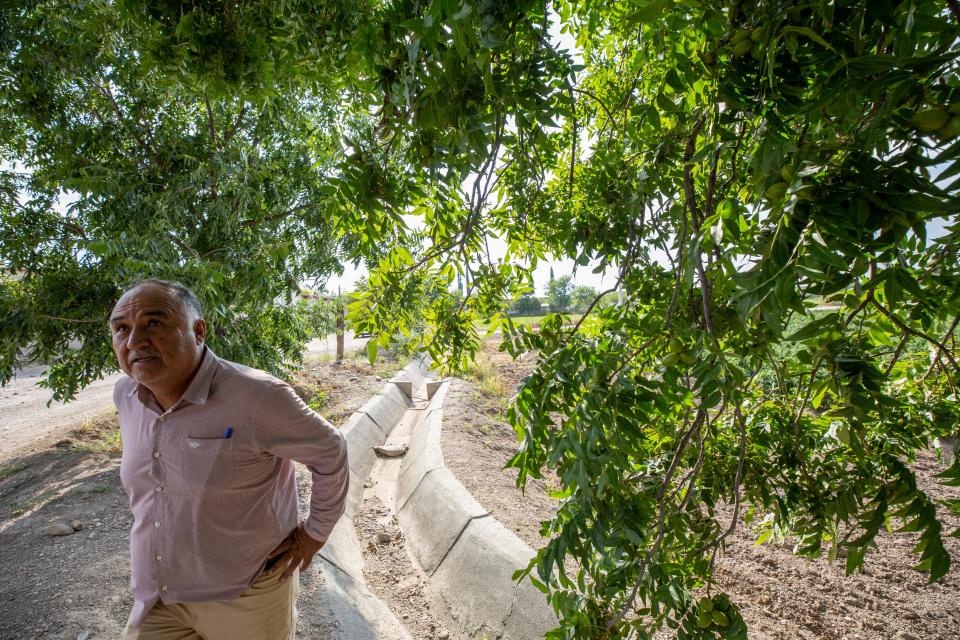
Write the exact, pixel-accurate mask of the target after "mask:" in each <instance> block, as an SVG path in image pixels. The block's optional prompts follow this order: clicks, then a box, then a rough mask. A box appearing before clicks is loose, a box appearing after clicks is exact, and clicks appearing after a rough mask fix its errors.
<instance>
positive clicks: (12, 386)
mask: <svg viewBox="0 0 960 640" xmlns="http://www.w3.org/2000/svg"><path fill="white" fill-rule="evenodd" d="M44 371H45V368H44V367H27V368H25V369H23V370H21V371H20V373H19V375H18V376H17V377H16V379H14V380H12V381H11V382H10V383H8V384H7V386H5V387H0V463H3V462H6V461H7V460H10V459H12V458H14V457H20V456H23V455H24V454H30V453H38V452H40V451H42V450H44V449H45V448H47V447H48V446H50V445H51V444H53V441H55V440H57V439H58V438H59V437H62V436H63V435H65V434H66V432H67V431H68V430H69V427H70V426H71V425H73V424H75V423H76V422H77V421H82V420H86V419H88V418H92V417H93V416H96V415H98V414H101V413H103V412H104V410H105V409H108V408H109V407H110V406H112V404H113V385H114V383H115V382H116V381H117V378H119V377H120V374H113V375H111V376H108V377H107V378H104V379H103V380H97V381H96V382H94V383H93V384H91V385H90V386H88V387H87V388H85V389H83V390H82V391H81V392H80V393H78V394H77V398H76V400H74V401H73V402H68V403H63V402H51V403H50V406H49V407H48V406H47V402H48V401H50V398H51V397H52V395H53V394H52V392H51V391H50V390H49V389H45V388H43V387H39V386H37V382H39V381H40V379H41V376H42V375H43V372H44Z"/></svg>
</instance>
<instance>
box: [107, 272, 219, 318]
mask: <svg viewBox="0 0 960 640" xmlns="http://www.w3.org/2000/svg"><path fill="white" fill-rule="evenodd" d="M144 285H154V286H158V287H164V288H165V289H167V290H169V291H171V292H173V294H174V295H175V296H176V297H177V298H178V299H179V300H180V302H181V303H183V306H184V308H186V310H187V311H189V312H190V313H192V314H193V316H194V317H193V318H192V320H199V319H201V318H203V310H202V309H201V308H200V300H199V298H197V294H195V293H194V292H193V291H192V290H191V289H190V287H188V286H187V285H185V284H183V283H182V282H177V281H176V280H161V279H160V278H144V279H143V280H137V281H136V282H134V283H133V284H131V285H130V286H129V287H127V288H126V289H124V290H123V293H124V294H126V293H127V292H128V291H133V290H134V289H136V288H137V287H142V286H144Z"/></svg>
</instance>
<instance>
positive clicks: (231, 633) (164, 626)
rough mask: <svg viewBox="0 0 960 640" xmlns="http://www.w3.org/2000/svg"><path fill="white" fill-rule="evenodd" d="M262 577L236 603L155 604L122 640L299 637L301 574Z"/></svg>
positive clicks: (280, 639) (271, 639)
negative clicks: (298, 611)
mask: <svg viewBox="0 0 960 640" xmlns="http://www.w3.org/2000/svg"><path fill="white" fill-rule="evenodd" d="M281 573H282V572H281V571H278V572H277V573H276V574H275V575H272V576H267V575H261V576H260V577H259V578H257V579H256V580H255V581H254V583H253V584H252V585H250V588H248V589H247V590H246V591H244V592H243V593H242V594H240V596H239V597H238V598H236V599H234V600H218V601H213V602H184V603H179V604H163V603H162V602H157V604H155V605H154V606H153V608H152V609H150V613H148V614H147V617H146V619H145V620H144V621H143V624H141V625H140V626H139V627H131V626H130V624H129V623H127V628H126V629H125V630H124V632H123V640H293V637H294V634H295V633H296V631H297V606H296V605H297V595H298V594H299V593H300V580H299V575H298V573H299V572H297V571H294V572H293V575H292V576H290V578H288V579H287V580H286V581H284V582H281V581H280V574H281Z"/></svg>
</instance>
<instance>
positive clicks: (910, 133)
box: [0, 0, 960, 638]
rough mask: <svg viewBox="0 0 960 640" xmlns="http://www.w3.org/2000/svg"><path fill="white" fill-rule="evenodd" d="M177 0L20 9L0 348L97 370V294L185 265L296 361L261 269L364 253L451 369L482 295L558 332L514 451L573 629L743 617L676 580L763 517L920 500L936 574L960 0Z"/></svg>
mask: <svg viewBox="0 0 960 640" xmlns="http://www.w3.org/2000/svg"><path fill="white" fill-rule="evenodd" d="M185 7H186V5H184V7H179V6H176V9H175V10H174V9H170V10H168V9H167V8H166V5H163V3H154V2H135V1H134V0H125V1H124V2H117V3H114V4H110V3H102V2H97V3H94V2H90V3H66V2H49V3H44V4H42V5H40V4H26V5H24V6H19V7H16V8H13V9H9V8H8V9H4V10H3V13H2V14H0V16H2V19H0V29H2V54H3V58H2V73H0V83H2V92H3V100H2V101H0V145H3V146H2V149H3V153H4V155H5V157H6V158H8V159H10V160H11V161H12V162H16V163H17V165H16V167H15V168H14V169H13V170H5V173H4V176H3V179H2V184H3V189H2V190H0V191H2V193H3V195H2V196H0V216H2V218H0V225H2V226H0V234H2V235H0V237H2V243H3V245H2V258H3V268H4V269H5V270H6V272H7V273H8V274H10V275H9V276H8V278H7V280H5V281H4V283H3V286H2V289H0V313H2V314H3V325H2V335H0V344H2V356H0V363H2V364H3V367H4V373H5V375H6V376H9V373H10V371H11V367H12V366H14V364H15V363H16V362H18V358H19V350H20V349H22V348H32V349H33V350H34V351H33V352H34V353H37V354H39V355H52V354H57V353H60V352H61V351H63V349H64V348H65V346H66V345H67V344H68V342H67V341H68V339H69V338H70V337H79V338H82V339H84V345H83V347H82V348H81V349H79V350H78V351H76V352H69V354H68V355H67V356H66V357H64V358H63V364H60V365H59V368H57V369H55V373H54V374H53V375H52V377H51V380H50V382H51V384H52V385H53V386H54V387H55V388H58V389H62V390H63V393H65V394H68V393H69V391H70V390H72V389H74V388H76V386H77V385H79V384H82V383H83V382H84V381H87V380H89V379H91V378H92V377H95V376H96V375H97V374H98V373H99V372H101V371H103V370H104V368H105V367H106V366H108V365H107V362H108V360H109V358H108V357H107V351H106V346H105V343H104V342H103V338H101V337H100V336H101V334H100V329H99V328H97V327H95V326H93V325H90V326H88V325H87V324H84V323H85V321H86V320H88V319H90V318H93V317H96V316H97V314H103V313H104V311H105V309H104V307H105V305H106V304H107V303H108V302H107V301H109V300H111V299H112V298H113V296H115V294H116V291H117V287H118V286H119V283H121V282H123V281H125V280H126V279H127V278H129V277H131V276H135V275H140V274H144V275H147V274H150V275H154V274H155V275H166V274H180V273H186V274H190V275H191V277H190V278H188V279H190V281H191V282H192V283H194V284H197V285H198V288H200V289H201V293H202V295H204V297H205V300H206V301H207V303H208V306H209V307H211V308H213V309H215V313H217V314H222V315H221V316H218V318H217V320H218V322H217V324H222V325H226V327H225V333H224V335H222V336H221V337H219V339H220V341H221V342H220V343H218V345H222V347H221V346H218V348H222V349H223V350H226V351H228V352H229V353H230V355H234V354H236V355H234V357H238V358H240V359H246V360H247V361H251V362H254V363H256V362H257V361H258V359H265V360H271V361H273V360H275V359H274V358H273V357H272V355H280V356H283V357H290V355H291V354H292V353H293V352H294V350H295V348H296V342H297V340H296V335H295V334H296V332H297V328H296V327H294V326H292V325H291V324H290V323H289V322H288V321H287V320H286V318H287V316H285V315H284V312H283V311H282V309H283V307H281V306H277V305H274V304H273V302H274V301H275V300H277V299H283V297H284V295H285V294H286V295H288V294H289V292H290V291H291V290H293V289H294V287H295V286H296V283H297V281H298V280H299V279H300V278H302V277H303V276H304V275H306V274H310V275H322V273H323V272H324V269H328V268H335V262H336V258H339V257H341V256H342V257H344V258H346V259H351V260H359V259H363V260H366V261H367V262H368V264H369V265H370V266H371V273H370V277H369V286H368V288H367V289H366V290H365V291H364V292H362V295H360V296H359V297H358V298H357V299H356V300H355V301H354V303H353V304H352V305H351V311H350V313H351V316H352V318H353V321H354V324H355V326H356V327H357V328H358V330H363V329H368V330H371V331H374V332H375V333H376V334H377V335H378V336H379V338H378V340H379V341H382V342H381V343H382V344H386V343H387V342H388V341H389V340H390V336H391V335H394V334H396V333H398V332H399V333H402V332H403V331H404V329H409V327H410V326H412V323H415V322H417V321H420V320H421V319H422V320H423V321H424V322H425V329H424V331H423V332H422V334H415V338H416V340H417V341H418V343H419V344H420V345H421V346H422V347H423V348H424V349H426V350H428V351H429V353H430V354H431V355H432V356H433V358H434V360H435V361H436V362H437V363H438V364H439V365H440V366H442V367H444V368H447V369H456V368H458V367H462V366H463V365H464V364H465V362H466V361H467V360H468V359H469V357H470V353H471V352H472V351H475V350H476V349H477V348H478V345H479V337H478V336H477V329H476V326H477V323H476V321H477V320H478V319H481V318H494V319H495V320H496V322H497V323H499V325H500V326H501V328H502V329H504V331H505V335H506V338H507V339H506V342H505V347H504V348H505V349H507V350H508V351H509V352H511V353H513V354H519V353H521V352H525V351H535V352H538V353H539V354H540V363H539V366H538V369H537V371H536V372H535V373H534V374H533V375H531V376H530V377H529V378H528V379H527V381H526V382H525V384H524V386H523V388H522V389H521V390H520V392H519V394H518V396H517V399H516V401H515V403H514V404H513V405H512V406H511V408H510V410H509V417H510V420H511V422H512V423H513V426H514V427H515V429H516V430H517V433H518V434H520V437H521V438H522V440H523V442H522V444H521V446H520V447H519V449H518V453H517V454H516V456H515V457H514V458H513V459H512V460H511V462H510V465H511V466H513V467H515V468H517V469H518V472H519V481H520V483H521V484H522V483H523V482H525V481H526V479H528V478H530V477H536V476H538V475H540V474H542V473H543V472H544V471H545V470H547V469H549V470H551V471H553V472H555V473H556V474H557V477H558V478H559V481H560V483H561V485H562V495H563V496H564V498H563V500H562V502H561V504H560V508H559V510H558V512H557V515H556V517H555V518H554V520H553V521H551V522H550V523H548V524H547V525H545V528H544V531H545V532H546V533H547V534H548V535H549V536H550V541H549V543H548V544H547V545H546V546H545V547H544V548H543V549H542V550H541V551H540V552H538V555H537V558H536V559H535V560H534V561H533V562H532V563H531V565H530V567H529V568H528V571H527V572H526V574H527V575H528V576H529V577H530V579H535V580H537V581H538V583H539V584H541V585H542V586H543V587H544V589H545V590H546V591H547V592H548V598H549V600H550V602H551V604H552V605H553V607H554V609H555V610H556V611H557V613H558V615H559V618H560V624H561V629H560V630H558V631H557V632H556V633H554V634H553V637H557V638H560V637H563V638H596V637H607V638H613V637H628V636H630V635H631V634H633V635H635V636H637V637H651V635H652V634H653V633H654V632H655V631H657V630H658V629H661V628H662V627H664V626H668V627H670V628H674V629H677V635H678V636H680V637H705V638H715V637H730V638H732V637H743V636H744V634H745V630H744V625H743V623H742V620H741V619H740V617H739V615H738V613H737V608H736V603H734V602H730V601H729V599H727V598H726V597H725V596H722V595H720V594H718V593H717V592H716V590H715V589H714V590H711V592H710V593H712V594H713V595H712V596H711V597H710V598H708V599H704V600H697V601H695V600H694V597H693V595H692V594H694V593H697V592H698V591H699V590H701V589H702V587H703V586H704V585H707V584H711V576H712V568H713V564H714V561H715V559H716V557H717V554H718V553H720V551H721V549H722V546H723V543H724V540H725V538H726V537H727V536H728V535H729V532H730V531H732V530H733V528H734V527H736V526H737V525H738V523H739V522H740V520H741V516H744V514H749V515H750V517H751V518H753V522H754V523H761V526H762V527H763V530H762V534H761V537H762V538H763V539H767V538H769V537H776V538H780V537H784V536H791V537H792V538H793V539H794V540H795V541H796V542H797V545H796V546H797V550H798V552H799V553H802V554H807V555H814V556H815V555H819V554H822V553H827V554H829V555H830V556H831V557H840V556H842V555H843V554H844V553H845V554H846V560H845V562H846V567H847V570H848V571H850V572H852V571H855V570H857V569H859V568H861V567H862V566H863V564H864V562H865V561H869V557H868V554H867V552H868V550H869V549H870V547H871V543H872V541H873V539H874V538H875V537H876V535H877V534H878V532H879V530H880V527H881V526H883V525H884V524H885V523H887V522H890V523H892V524H895V525H897V526H901V525H902V527H903V528H904V529H906V530H908V531H915V532H917V534H918V538H917V545H916V550H915V552H916V553H917V555H918V556H919V566H920V568H922V569H924V570H926V571H929V573H930V578H931V580H936V579H938V578H940V577H941V576H943V575H944V574H945V573H946V572H947V571H948V570H949V567H950V558H949V556H948V554H947V552H946V550H945V547H944V545H943V536H944V535H946V534H947V533H949V532H944V531H943V527H942V524H941V522H940V519H939V518H938V513H942V512H943V510H945V509H953V510H956V508H957V506H956V504H954V503H937V502H936V501H934V500H933V499H931V498H930V497H929V496H928V494H927V493H926V492H925V491H924V490H923V489H922V488H921V487H918V486H917V483H916V478H915V476H914V474H913V472H912V470H911V467H910V465H909V462H910V461H911V460H912V459H913V456H914V455H915V453H916V452H917V451H919V450H921V449H924V448H927V447H929V446H931V443H933V442H934V441H935V440H936V439H938V438H940V437H943V436H946V435H948V434H949V433H950V432H952V431H954V430H955V429H956V425H957V423H958V420H960V407H958V402H957V400H956V396H955V392H954V389H955V388H956V385H957V383H958V382H960V365H958V361H957V358H958V355H957V350H956V345H955V337H954V336H955V330H956V327H957V324H958V317H960V293H958V289H957V287H956V284H955V283H956V282H957V279H958V275H960V274H958V270H960V259H958V254H960V224H958V222H960V221H958V219H957V213H956V212H957V211H958V204H960V203H958V198H957V184H956V176H957V175H958V174H960V159H958V154H960V142H958V139H957V134H958V132H960V117H958V116H960V114H957V113H955V112H957V111H958V110H960V108H958V107H957V105H958V104H960V86H958V85H960V81H958V78H957V75H956V71H955V69H956V65H957V57H958V54H960V51H958V47H957V44H956V43H957V42H958V36H960V27H958V26H957V25H958V22H960V15H958V11H957V10H956V8H955V7H956V5H955V3H953V2H949V3H944V2H938V1H934V0H913V1H912V2H899V1H897V0H893V1H891V2H887V3H884V2H868V1H867V0H849V1H846V2H834V3H803V2H801V3H796V2H792V1H787V0H740V1H736V0H734V1H730V0H725V1H724V2H720V1H719V0H676V1H667V0H625V1H623V2H617V3H594V2H578V3H574V2H569V1H567V0H555V1H554V2H553V3H552V4H549V5H547V6H544V5H543V4H542V3H533V2H527V1H521V2H514V3H499V2H492V1H486V0H484V1H482V2H477V3H470V4H464V3H458V2H450V1H447V0H434V1H432V2H423V3H407V2H397V3H391V4H379V3H374V2H371V3H369V4H368V3H340V2H337V1H335V0H331V1H329V2H322V3H306V2H291V3H283V4H282V5H275V4H274V3H266V2H250V3H241V5H240V7H238V6H237V5H236V4H235V3H223V4H218V3H209V5H208V4H204V5H203V6H201V7H198V6H194V5H191V6H190V7H189V8H185ZM551 23H555V24H557V25H558V27H559V29H560V31H561V32H562V33H564V34H566V36H567V37H569V38H570V39H572V41H573V42H574V43H575V45H576V52H575V53H572V52H568V51H566V49H567V48H568V47H567V46H565V45H563V44H561V43H560V42H557V41H555V40H553V39H552V37H551V35H550V31H551V30H550V24H551ZM223 42H226V43H229V46H228V47H222V45H221V43H223ZM98 87H99V88H98ZM111 96H112V98H111ZM208 99H209V102H208ZM208 105H209V106H208ZM211 114H212V116H211ZM241 116H242V117H241ZM101 118H103V120H102V121H101V120H100V119H101ZM211 123H212V125H213V126H212V128H211V126H210V125H211ZM237 123H239V125H240V126H238V127H237V129H236V130H237V133H234V134H232V135H228V134H230V132H232V131H233V129H234V125H236V124H237ZM211 131H212V136H211ZM141 138H143V139H144V140H149V143H148V144H141V142H140V139H141ZM221 144H222V145H224V149H223V150H221V149H220V148H219V145H221ZM78 150H79V151H78ZM291 167H292V168H291ZM16 172H19V173H16ZM288 173H289V174H290V175H289V176H288V175H287V174H288ZM277 176H283V179H282V180H280V179H275V178H276V177H277ZM61 192H67V193H69V194H71V196H73V197H76V198H78V200H77V203H78V204H76V205H72V206H71V207H70V208H69V209H68V211H67V214H63V213H61V212H60V211H59V210H58V209H57V208H56V207H54V206H53V201H54V199H55V196H57V195H58V194H60V193H61ZM21 194H26V196H27V197H25V198H21ZM142 211H147V213H148V214H149V215H148V216H144V215H143V213H142ZM405 215H409V216H418V217H419V219H420V221H421V222H422V228H411V227H410V226H408V225H407V223H406V222H405V220H404V216H405ZM248 220H249V221H251V222H250V223H249V224H248V223H247V221H248ZM491 235H495V236H498V237H500V238H501V239H503V241H504V245H505V247H506V252H505V255H502V256H497V255H494V254H493V253H492V252H490V251H489V249H488V242H487V240H488V238H489V236H491ZM195 254H196V255H195ZM555 257H567V258H570V259H572V260H574V261H575V262H576V264H577V265H578V266H581V267H582V266H587V265H591V264H595V265H597V268H598V269H600V270H603V269H610V270H613V271H615V272H616V273H617V282H616V285H615V286H614V287H613V288H612V289H611V291H613V290H616V289H620V290H621V291H622V292H623V301H622V304H618V305H613V306H604V305H601V304H599V303H598V304H596V305H593V307H592V310H591V311H590V313H589V314H587V315H585V316H584V317H583V318H581V319H580V320H579V321H578V322H577V323H576V324H574V325H573V326H572V327H565V326H564V319H563V318H562V317H561V316H560V315H558V314H552V315H551V316H549V317H548V318H547V319H546V320H545V321H544V322H543V323H541V326H540V327H539V330H538V331H532V330H528V329H526V328H525V327H522V326H519V325H516V324H514V323H512V322H511V320H510V318H509V316H507V314H506V313H505V312H504V309H505V307H506V301H507V300H510V299H513V298H515V297H516V295H517V294H518V293H520V292H522V291H525V290H526V288H527V287H528V283H529V280H530V277H531V275H530V274H531V272H532V271H533V270H534V269H535V268H536V266H537V264H538V263H539V262H540V261H542V260H546V259H553V258H555ZM458 275H462V276H463V278H464V281H465V283H466V292H465V293H464V295H463V297H462V298H459V297H456V296H454V293H453V291H452V289H453V287H452V285H453V283H454V282H455V281H456V278H457V276H458ZM609 293H610V291H608V292H601V293H600V294H598V296H599V297H600V298H601V299H602V296H603V295H605V294H609ZM815 301H816V302H815ZM406 302H411V305H412V306H404V303H406ZM821 303H822V304H821ZM815 304H816V305H817V306H821V307H822V306H826V307H827V308H826V309H822V308H821V309H820V310H817V309H815V308H814V306H815ZM221 307H222V309H221ZM228 319H229V320H233V321H234V322H232V323H224V322H223V321H224V320H228ZM78 321H80V322H78ZM265 327H266V328H268V329H269V330H264V328H265ZM408 332H409V331H408ZM410 333H413V332H410ZM247 340H250V341H251V342H249V343H248V342H247ZM374 344H375V345H376V343H374ZM374 348H376V346H375V347H374ZM261 351H263V352H264V353H266V354H267V355H266V356H260V355H258V354H259V353H260V352H261ZM941 480H942V481H944V482H947V483H956V482H958V481H960V462H955V463H954V465H953V466H951V467H950V468H949V469H948V470H947V471H946V472H945V474H944V476H943V477H942V478H941ZM723 505H729V506H730V509H731V511H732V514H731V516H729V517H728V516H726V515H725V513H726V512H725V511H724V509H722V508H721V507H722V506H723Z"/></svg>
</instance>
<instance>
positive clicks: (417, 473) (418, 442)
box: [397, 411, 444, 510]
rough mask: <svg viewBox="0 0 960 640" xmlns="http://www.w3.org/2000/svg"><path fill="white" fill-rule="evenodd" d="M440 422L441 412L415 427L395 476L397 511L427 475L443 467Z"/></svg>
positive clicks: (436, 412)
mask: <svg viewBox="0 0 960 640" xmlns="http://www.w3.org/2000/svg"><path fill="white" fill-rule="evenodd" d="M442 422H443V412H442V411H434V412H433V413H431V414H430V415H428V416H427V417H426V418H425V419H424V420H423V421H422V422H421V423H420V424H419V425H418V426H417V428H416V430H415V431H414V433H413V436H412V437H411V438H410V442H409V446H410V450H409V451H408V453H407V455H406V457H405V458H404V459H403V462H402V463H401V465H400V473H399V474H398V475H397V508H398V510H399V509H402V508H403V507H404V505H405V504H406V503H407V501H408V500H409V499H410V496H411V495H412V494H413V492H414V491H415V490H416V488H417V485H419V484H420V481H421V480H423V477H424V476H425V475H427V473H429V472H430V471H433V470H434V469H441V468H443V467H444V462H443V452H442V450H441V449H440V437H441V431H440V430H441V426H442Z"/></svg>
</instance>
